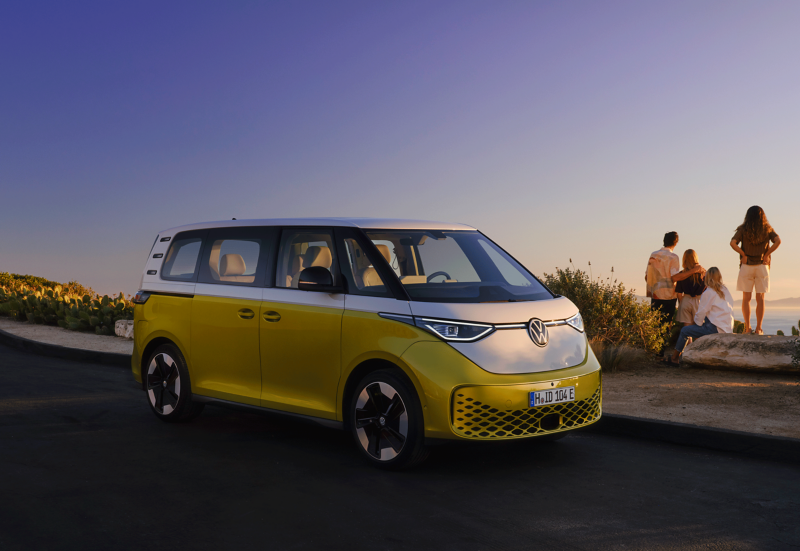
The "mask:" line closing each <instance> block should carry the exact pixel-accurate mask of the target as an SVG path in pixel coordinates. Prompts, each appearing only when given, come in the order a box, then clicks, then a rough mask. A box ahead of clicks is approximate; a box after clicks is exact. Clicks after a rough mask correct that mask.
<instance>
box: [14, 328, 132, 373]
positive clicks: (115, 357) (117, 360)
mask: <svg viewBox="0 0 800 551" xmlns="http://www.w3.org/2000/svg"><path fill="white" fill-rule="evenodd" d="M0 343H2V344H5V345H6V346H10V347H12V348H17V349H19V350H24V351H26V352H31V353H33V354H38V355H40V356H50V357H53V358H61V359H64V360H75V361H79V362H89V363H96V364H103V365H110V366H114V367H127V368H130V366H131V356H130V355H129V354H117V353H115V352H100V351H99V350H86V349H84V348H69V347H66V346H60V345H57V344H49V343H46V342H40V341H35V340H32V339H26V338H25V337H20V336H18V335H14V334H13V333H9V332H8V331H3V330H2V329H0Z"/></svg>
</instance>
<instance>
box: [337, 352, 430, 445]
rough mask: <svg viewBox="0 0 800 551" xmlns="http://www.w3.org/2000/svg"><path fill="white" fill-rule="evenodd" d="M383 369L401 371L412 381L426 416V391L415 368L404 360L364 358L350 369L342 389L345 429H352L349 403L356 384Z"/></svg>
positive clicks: (341, 408)
mask: <svg viewBox="0 0 800 551" xmlns="http://www.w3.org/2000/svg"><path fill="white" fill-rule="evenodd" d="M381 369H392V370H395V371H400V372H401V373H402V374H403V375H404V376H405V378H406V379H407V380H408V382H409V383H411V386H413V387H414V390H415V391H416V393H417V397H418V398H419V401H420V404H422V414H423V417H424V416H425V411H426V406H425V393H424V392H423V389H422V387H421V385H420V384H419V380H417V377H416V375H415V374H414V372H413V370H412V369H411V368H410V367H408V366H407V365H405V364H404V363H403V362H402V361H393V360H389V359H386V358H370V359H367V360H363V361H362V362H361V363H359V364H358V365H356V366H355V367H354V368H353V369H352V370H351V371H350V373H349V374H348V376H347V380H346V381H345V384H344V387H343V389H342V395H341V407H340V411H341V415H342V427H343V428H344V429H345V430H350V411H349V407H348V404H350V400H351V399H352V397H353V393H354V392H355V389H356V385H357V384H358V382H359V381H360V380H361V379H363V378H364V377H366V376H367V375H368V374H370V373H372V372H373V371H379V370H381Z"/></svg>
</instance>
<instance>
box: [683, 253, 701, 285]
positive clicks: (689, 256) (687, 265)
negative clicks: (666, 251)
mask: <svg viewBox="0 0 800 551" xmlns="http://www.w3.org/2000/svg"><path fill="white" fill-rule="evenodd" d="M681 264H682V265H683V269H684V270H691V269H692V268H694V267H695V266H697V265H698V264H700V259H698V258H697V253H696V252H694V249H686V251H685V252H684V253H683V262H682V263H681ZM689 279H690V280H692V283H694V284H695V285H699V284H700V281H701V279H700V273H699V272H698V273H696V274H692V275H691V276H690V277H689Z"/></svg>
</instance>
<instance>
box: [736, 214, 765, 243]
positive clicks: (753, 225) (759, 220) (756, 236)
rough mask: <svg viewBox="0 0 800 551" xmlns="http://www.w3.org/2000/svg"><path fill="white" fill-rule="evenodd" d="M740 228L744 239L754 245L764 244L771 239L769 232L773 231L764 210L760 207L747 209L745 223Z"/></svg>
mask: <svg viewBox="0 0 800 551" xmlns="http://www.w3.org/2000/svg"><path fill="white" fill-rule="evenodd" d="M739 227H740V228H742V230H743V233H744V237H746V238H747V239H748V240H749V241H751V242H752V243H763V242H764V241H766V240H767V238H768V237H769V232H771V231H772V226H770V225H769V221H768V220H767V215H766V214H764V209H762V208H761V207H759V206H758V205H754V206H752V207H750V208H749V209H747V214H745V215H744V222H743V223H742V225H741V226H739Z"/></svg>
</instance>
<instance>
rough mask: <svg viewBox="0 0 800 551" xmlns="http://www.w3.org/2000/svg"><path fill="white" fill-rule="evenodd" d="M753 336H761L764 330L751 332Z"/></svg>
mask: <svg viewBox="0 0 800 551" xmlns="http://www.w3.org/2000/svg"><path fill="white" fill-rule="evenodd" d="M753 334H754V335H763V334H764V330H763V329H756V330H755V331H753Z"/></svg>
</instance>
